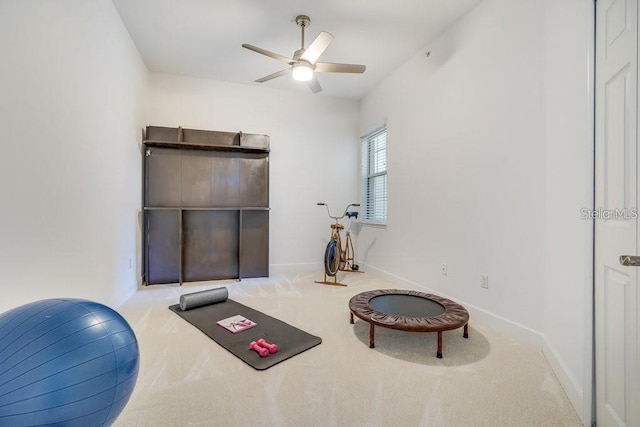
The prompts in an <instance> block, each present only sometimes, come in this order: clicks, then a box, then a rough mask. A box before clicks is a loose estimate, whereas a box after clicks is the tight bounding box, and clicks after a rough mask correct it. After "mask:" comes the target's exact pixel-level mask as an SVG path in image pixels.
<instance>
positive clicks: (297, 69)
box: [291, 62, 313, 82]
mask: <svg viewBox="0 0 640 427" xmlns="http://www.w3.org/2000/svg"><path fill="white" fill-rule="evenodd" d="M291 72H292V74H293V79H294V80H297V81H299V82H308V81H309V80H311V79H312V78H313V68H312V67H311V64H305V63H304V62H298V63H297V64H293V69H292V70H291Z"/></svg>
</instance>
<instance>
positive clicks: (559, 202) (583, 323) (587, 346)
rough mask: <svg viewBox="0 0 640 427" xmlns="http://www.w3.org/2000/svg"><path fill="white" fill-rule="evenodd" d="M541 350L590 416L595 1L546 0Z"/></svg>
mask: <svg viewBox="0 0 640 427" xmlns="http://www.w3.org/2000/svg"><path fill="white" fill-rule="evenodd" d="M545 7H546V39H547V40H546V78H545V81H546V90H545V94H546V98H547V99H546V110H547V111H546V140H547V142H546V144H547V188H546V191H547V197H546V199H547V212H546V225H547V230H546V234H547V237H546V249H545V252H546V260H545V262H546V266H547V268H546V273H547V276H546V279H545V281H544V283H545V287H544V300H543V304H542V307H543V318H544V326H543V332H544V353H545V355H546V356H547V359H549V361H550V362H551V364H552V366H553V367H554V369H555V371H556V373H557V374H558V377H559V378H560V380H561V381H562V383H563V384H564V386H565V390H566V391H567V394H568V395H569V398H570V399H571V401H572V402H573V404H574V406H575V407H576V410H577V411H578V414H580V415H581V416H582V419H583V421H584V422H585V423H586V424H589V423H588V422H587V420H589V418H590V414H591V377H592V375H591V368H592V363H591V351H592V346H591V339H592V332H591V321H590V319H591V313H592V309H593V301H592V292H591V289H592V274H591V264H592V251H593V244H592V242H593V236H592V230H593V228H592V227H593V224H592V222H591V221H587V220H583V219H580V210H581V209H582V208H590V207H592V204H593V202H592V194H593V101H592V99H593V86H592V79H593V70H592V62H593V56H592V51H593V37H594V30H593V22H594V14H593V8H594V6H593V2H592V1H590V0H565V1H561V2H559V1H555V0H547V1H546V2H545Z"/></svg>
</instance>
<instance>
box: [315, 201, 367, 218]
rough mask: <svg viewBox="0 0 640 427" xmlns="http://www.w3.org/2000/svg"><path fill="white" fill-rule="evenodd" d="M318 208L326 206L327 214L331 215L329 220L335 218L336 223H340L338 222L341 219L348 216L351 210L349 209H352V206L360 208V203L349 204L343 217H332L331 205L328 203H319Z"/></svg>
mask: <svg viewBox="0 0 640 427" xmlns="http://www.w3.org/2000/svg"><path fill="white" fill-rule="evenodd" d="M318 206H326V207H327V213H328V214H329V218H333V219H335V220H336V221H338V220H340V219H342V218H344V217H345V215H347V211H348V210H349V208H350V207H351V206H360V203H349V204H348V205H347V207H346V208H344V212H343V213H342V216H333V215H331V212H330V211H329V204H328V203H324V202H318Z"/></svg>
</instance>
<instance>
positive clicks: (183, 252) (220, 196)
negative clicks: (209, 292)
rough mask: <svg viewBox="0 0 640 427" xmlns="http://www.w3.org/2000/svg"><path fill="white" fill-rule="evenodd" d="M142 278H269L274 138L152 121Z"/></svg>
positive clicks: (177, 280) (147, 281) (147, 280)
mask: <svg viewBox="0 0 640 427" xmlns="http://www.w3.org/2000/svg"><path fill="white" fill-rule="evenodd" d="M144 146H145V150H144V189H143V193H144V194H143V199H144V208H143V216H144V227H143V242H144V243H143V251H144V254H143V255H144V256H143V259H144V263H143V282H144V283H145V284H146V285H150V284H161V283H180V284H181V283H183V282H190V281H203V280H217V279H242V278H248V277H264V276H268V275H269V137H268V136H266V135H255V134H244V133H242V132H238V133H231V132H216V131H206V130H195V129H183V128H181V127H178V128H167V127H157V126H148V127H147V132H146V139H145V141H144Z"/></svg>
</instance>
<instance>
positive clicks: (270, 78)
mask: <svg viewBox="0 0 640 427" xmlns="http://www.w3.org/2000/svg"><path fill="white" fill-rule="evenodd" d="M289 73H291V68H285V69H284V70H282V71H278V72H277V73H273V74H269V75H268V76H264V77H263V78H261V79H258V80H256V83H264V82H266V81H269V80H273V79H275V78H276V77H282V76H286V75H287V74H289Z"/></svg>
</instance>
